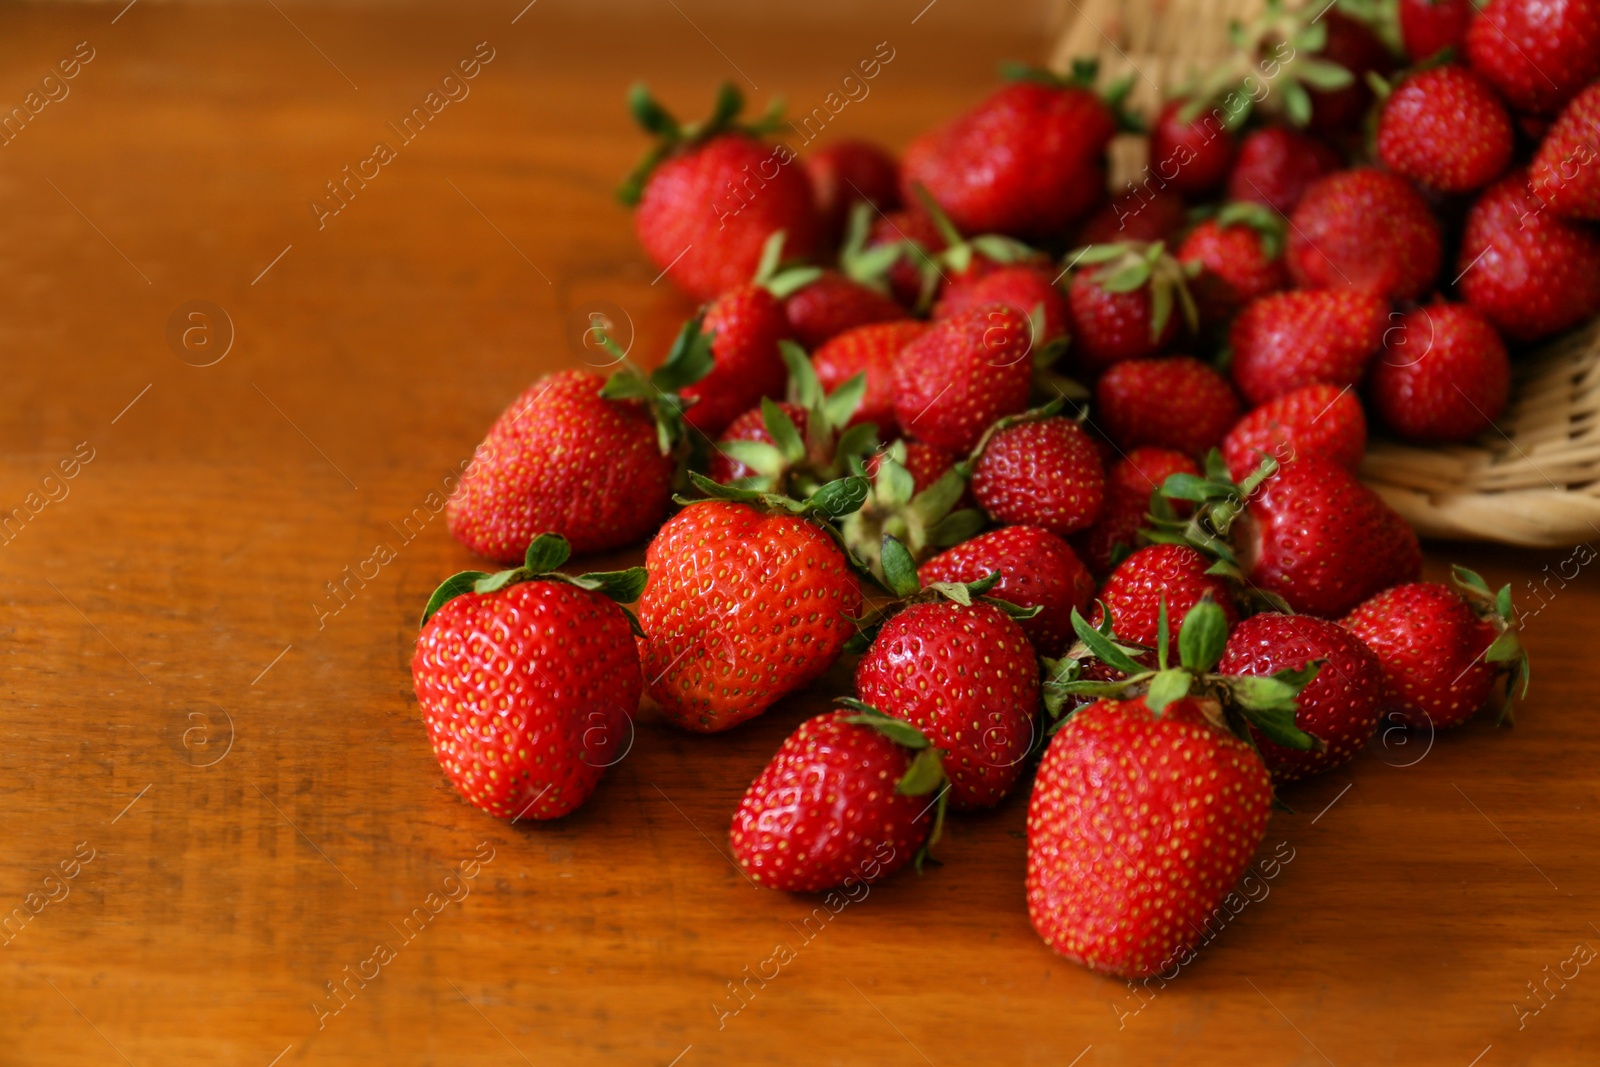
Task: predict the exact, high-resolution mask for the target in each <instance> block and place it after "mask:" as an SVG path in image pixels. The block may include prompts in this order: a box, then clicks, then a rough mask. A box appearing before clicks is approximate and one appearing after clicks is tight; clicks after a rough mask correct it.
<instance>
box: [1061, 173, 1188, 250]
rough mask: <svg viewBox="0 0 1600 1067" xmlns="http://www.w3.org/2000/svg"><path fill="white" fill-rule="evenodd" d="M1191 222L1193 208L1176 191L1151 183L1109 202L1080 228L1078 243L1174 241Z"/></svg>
mask: <svg viewBox="0 0 1600 1067" xmlns="http://www.w3.org/2000/svg"><path fill="white" fill-rule="evenodd" d="M1188 224H1189V208H1188V205H1186V204H1185V203H1184V201H1183V197H1181V196H1179V195H1178V194H1177V193H1174V192H1165V191H1163V190H1161V189H1152V188H1149V186H1148V184H1146V185H1145V186H1141V187H1140V188H1138V189H1135V190H1132V191H1130V192H1126V193H1123V194H1122V195H1121V196H1119V197H1116V198H1114V199H1112V200H1109V201H1107V202H1106V204H1105V206H1104V207H1101V208H1100V209H1099V210H1097V211H1096V212H1095V213H1094V214H1093V215H1090V216H1089V217H1088V218H1087V219H1085V220H1084V223H1083V225H1082V226H1081V227H1079V228H1078V237H1077V240H1076V242H1074V243H1076V244H1078V245H1109V244H1116V243H1118V242H1120V241H1139V242H1147V241H1171V240H1172V239H1173V238H1175V237H1177V236H1178V234H1180V233H1182V232H1183V229H1184V227H1185V226H1187V225H1188Z"/></svg>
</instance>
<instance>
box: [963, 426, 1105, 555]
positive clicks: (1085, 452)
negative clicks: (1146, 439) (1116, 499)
mask: <svg viewBox="0 0 1600 1067" xmlns="http://www.w3.org/2000/svg"><path fill="white" fill-rule="evenodd" d="M1050 410H1051V409H1050V408H1043V409H1041V410H1040V412H1039V413H1037V414H1038V415H1039V416H1041V417H1024V418H1021V419H1015V420H1003V421H1001V422H1000V423H999V424H997V426H996V427H995V428H994V429H993V431H992V432H991V433H990V434H989V435H988V439H987V440H986V441H985V442H983V443H982V444H981V445H980V446H979V452H978V456H977V459H976V460H975V461H973V462H972V496H973V498H974V499H975V500H977V502H978V506H979V507H981V508H983V510H984V511H985V512H987V513H988V515H989V517H990V518H992V519H994V520H995V521H996V522H1001V523H1005V524H1007V525H1013V526H1042V527H1044V528H1045V529H1046V530H1049V531H1050V532H1051V533H1053V534H1055V535H1056V536H1057V537H1065V536H1067V535H1068V534H1071V533H1075V532H1077V531H1078V530H1084V529H1087V528H1088V527H1090V526H1092V525H1093V524H1094V521H1095V520H1096V519H1098V518H1099V517H1100V509H1101V507H1102V505H1103V502H1104V495H1105V468H1104V466H1103V465H1102V464H1101V462H1100V453H1099V451H1098V450H1097V449H1096V448H1095V446H1094V442H1092V441H1091V440H1090V439H1089V435H1088V434H1086V433H1084V432H1083V427H1081V426H1079V425H1078V424H1077V423H1076V422H1074V421H1073V420H1072V419H1067V418H1062V417H1061V416H1059V415H1054V414H1050V413H1049V412H1050Z"/></svg>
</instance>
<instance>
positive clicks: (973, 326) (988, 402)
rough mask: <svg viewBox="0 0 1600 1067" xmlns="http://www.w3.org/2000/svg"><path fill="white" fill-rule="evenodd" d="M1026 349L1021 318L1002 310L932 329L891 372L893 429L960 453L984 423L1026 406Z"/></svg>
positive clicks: (1028, 340)
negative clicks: (892, 373) (893, 388)
mask: <svg viewBox="0 0 1600 1067" xmlns="http://www.w3.org/2000/svg"><path fill="white" fill-rule="evenodd" d="M1032 346H1033V327H1032V324H1031V323H1030V322H1029V321H1028V318H1027V316H1025V315H1022V314H1020V313H1019V312H1017V311H1016V310H1014V309H1012V308H1009V307H1006V306H1005V305H1003V304H983V305H979V306H978V307H975V308H972V309H970V310H968V311H963V312H961V313H960V314H957V315H952V316H951V317H950V318H948V319H944V320H943V321H941V322H936V323H934V324H933V326H931V327H930V328H929V329H928V331H927V332H926V333H924V334H923V335H922V336H921V337H918V338H917V339H916V340H914V341H912V342H911V343H910V344H908V345H906V346H905V348H903V349H902V350H901V354H900V358H899V359H898V361H897V362H896V364H895V391H894V413H895V421H896V422H898V423H899V425H900V429H901V431H902V432H904V433H907V434H911V435H913V436H915V437H917V438H918V439H920V440H923V441H926V442H928V443H929V444H931V445H936V446H938V447H939V448H943V449H947V450H949V451H952V452H965V451H967V450H968V449H970V448H972V446H973V445H975V444H977V443H978V439H979V438H980V437H982V436H983V432H984V430H985V429H986V428H987V427H988V426H989V424H990V423H992V422H994V421H995V420H996V419H998V418H1001V417H1003V416H1006V415H1015V414H1017V413H1019V412H1021V411H1022V410H1023V409H1024V408H1026V407H1027V406H1028V393H1029V391H1030V390H1031V388H1032V383H1033V366H1032V363H1031V362H1030V359H1029V357H1030V354H1031V349H1032Z"/></svg>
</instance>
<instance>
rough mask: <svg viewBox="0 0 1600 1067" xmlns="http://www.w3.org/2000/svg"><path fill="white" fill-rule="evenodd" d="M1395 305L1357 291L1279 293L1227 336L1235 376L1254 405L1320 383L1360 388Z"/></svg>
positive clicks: (1255, 306)
mask: <svg viewBox="0 0 1600 1067" xmlns="http://www.w3.org/2000/svg"><path fill="white" fill-rule="evenodd" d="M1388 312H1389V305H1388V302H1387V301H1386V300H1384V299H1383V298H1381V297H1379V296H1377V295H1375V294H1372V293H1364V292H1359V291H1351V290H1332V289H1322V290H1298V291H1294V292H1287V293H1273V294H1271V295H1269V296H1264V297H1262V298H1261V299H1259V300H1257V301H1255V302H1254V303H1252V304H1250V305H1249V306H1248V307H1246V308H1245V309H1244V310H1243V311H1241V312H1240V313H1239V317H1238V318H1237V319H1235V320H1234V322H1233V328H1232V329H1231V330H1230V331H1229V334H1228V337H1229V343H1230V344H1231V345H1232V347H1233V362H1232V364H1231V366H1230V368H1229V369H1230V371H1231V373H1232V375H1233V384H1234V387H1235V388H1236V389H1238V390H1239V395H1240V396H1242V397H1244V399H1245V400H1246V401H1248V402H1249V403H1251V404H1265V403H1266V402H1267V401H1269V400H1271V399H1272V398H1273V397H1276V396H1282V395H1283V394H1284V393H1287V392H1289V391H1290V390H1292V389H1298V388H1300V387H1301V386H1303V385H1311V384H1313V383H1315V382H1326V383H1328V384H1331V385H1336V386H1340V387H1343V386H1346V385H1354V384H1356V383H1357V382H1359V381H1360V380H1361V376H1362V374H1363V373H1364V372H1365V371H1366V367H1367V362H1368V361H1369V360H1370V359H1371V358H1372V356H1373V354H1374V353H1376V352H1377V351H1378V349H1379V348H1380V347H1381V346H1382V344H1383V333H1384V325H1385V322H1386V316H1387V315H1388Z"/></svg>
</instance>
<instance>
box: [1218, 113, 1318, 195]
mask: <svg viewBox="0 0 1600 1067" xmlns="http://www.w3.org/2000/svg"><path fill="white" fill-rule="evenodd" d="M1343 165H1344V161H1343V160H1342V159H1341V158H1340V157H1339V153H1338V152H1336V151H1335V150H1334V149H1332V148H1330V147H1329V146H1328V145H1326V144H1324V143H1323V142H1322V141H1319V140H1317V139H1316V138H1314V137H1311V136H1309V135H1307V134H1304V133H1300V132H1299V131H1297V130H1291V129H1289V128H1288V127H1286V126H1266V127H1263V128H1262V129H1259V130H1256V131H1254V132H1252V133H1249V134H1246V135H1245V138H1244V140H1243V141H1242V142H1240V144H1239V155H1238V158H1237V159H1235V160H1234V164H1233V171H1232V172H1231V173H1230V174H1229V175H1228V199H1229V200H1238V201H1247V202H1250V203H1257V204H1266V205H1267V206H1268V207H1271V208H1275V209H1276V210H1278V211H1280V212H1282V213H1283V214H1285V215H1287V214H1288V213H1289V212H1291V211H1293V210H1294V209H1295V206H1296V205H1297V204H1299V203H1300V198H1301V197H1302V196H1304V195H1305V191H1306V190H1307V189H1309V188H1310V187H1311V186H1312V185H1313V184H1314V183H1315V182H1317V181H1318V180H1319V179H1321V178H1323V177H1325V176H1327V175H1329V174H1332V173H1333V172H1334V171H1336V170H1338V169H1339V168H1340V167H1341V166H1343Z"/></svg>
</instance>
